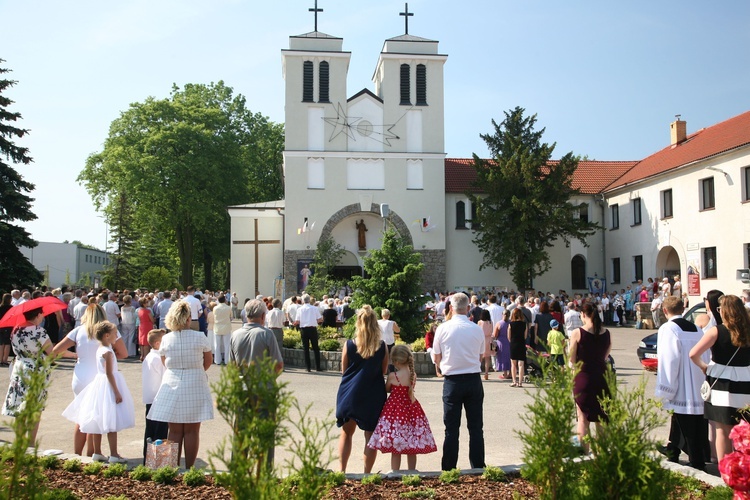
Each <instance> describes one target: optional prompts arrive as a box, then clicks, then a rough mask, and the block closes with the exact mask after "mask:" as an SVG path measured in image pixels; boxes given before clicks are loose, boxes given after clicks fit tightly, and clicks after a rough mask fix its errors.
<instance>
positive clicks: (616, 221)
mask: <svg viewBox="0 0 750 500" xmlns="http://www.w3.org/2000/svg"><path fill="white" fill-rule="evenodd" d="M610 209H611V210H612V229H617V228H619V227H620V205H618V204H617V203H615V204H614V205H612V206H611V207H610Z"/></svg>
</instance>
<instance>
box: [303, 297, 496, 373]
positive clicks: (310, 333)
mask: <svg viewBox="0 0 750 500" xmlns="http://www.w3.org/2000/svg"><path fill="white" fill-rule="evenodd" d="M302 302H303V305H302V307H300V308H299V309H298V310H297V318H296V320H295V321H294V324H295V325H298V326H299V328H300V331H301V332H302V351H303V354H304V356H305V366H306V367H307V371H308V372H309V371H310V344H312V349H313V352H314V353H315V369H316V370H317V371H319V372H321V371H323V370H322V369H321V368H320V348H319V347H318V325H319V324H321V323H322V322H323V316H322V315H321V314H320V309H318V308H317V307H315V306H314V305H312V304H310V296H309V295H307V294H304V295H303V296H302ZM483 338H484V337H483Z"/></svg>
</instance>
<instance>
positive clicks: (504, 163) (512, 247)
mask: <svg viewBox="0 0 750 500" xmlns="http://www.w3.org/2000/svg"><path fill="white" fill-rule="evenodd" d="M524 111H525V110H524V109H523V108H521V107H516V108H515V109H512V110H510V111H506V112H505V119H504V120H503V121H502V123H500V124H497V123H496V122H495V120H492V125H493V126H494V128H495V131H494V134H481V135H480V137H481V138H482V139H483V140H484V141H485V142H486V143H487V146H488V147H489V150H490V155H491V159H490V160H483V159H481V158H479V157H478V156H477V155H476V154H474V155H473V156H474V168H475V169H476V171H477V179H476V183H475V187H476V188H477V190H478V191H479V192H480V193H479V194H476V193H467V196H468V197H469V199H470V200H471V202H472V204H473V205H474V206H476V207H477V210H476V216H475V217H474V218H473V220H472V229H473V231H474V232H475V236H474V243H475V244H476V245H477V246H478V247H479V250H480V251H481V252H482V253H483V254H484V260H483V262H482V265H481V267H480V269H484V268H487V267H490V268H495V269H508V270H509V271H510V274H511V277H512V279H513V282H514V283H515V285H516V287H518V288H519V289H521V290H523V289H526V288H529V287H530V286H531V285H532V284H533V279H534V278H535V277H537V276H540V275H542V274H544V273H545V272H547V271H548V270H549V268H550V258H549V253H548V250H547V249H548V248H550V247H552V246H554V244H555V242H556V241H562V242H565V243H566V244H567V243H569V242H570V241H571V240H573V239H577V240H580V241H581V243H583V244H584V245H586V237H587V236H590V235H592V234H594V232H595V231H596V229H597V228H598V226H597V225H596V224H594V223H591V222H588V221H586V220H584V219H581V218H579V217H578V213H579V211H580V205H574V204H573V203H571V201H570V200H571V198H573V197H574V196H576V195H577V194H579V191H578V190H577V189H574V188H573V185H572V182H573V174H574V172H575V170H576V168H578V159H577V157H576V156H574V155H573V153H572V152H571V153H568V154H566V155H565V156H563V157H562V158H560V160H559V161H556V162H553V161H550V160H551V158H552V153H553V151H554V150H555V144H554V143H553V144H551V145H550V144H547V143H543V142H542V135H543V134H544V130H545V129H541V130H538V131H537V130H534V125H535V124H536V115H532V116H524Z"/></svg>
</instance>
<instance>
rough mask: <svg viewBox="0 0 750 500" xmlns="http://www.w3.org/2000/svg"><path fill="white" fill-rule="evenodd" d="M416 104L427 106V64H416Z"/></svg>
mask: <svg viewBox="0 0 750 500" xmlns="http://www.w3.org/2000/svg"><path fill="white" fill-rule="evenodd" d="M417 106H427V66H425V65H424V64H417Z"/></svg>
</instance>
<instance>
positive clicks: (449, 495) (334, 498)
mask: <svg viewBox="0 0 750 500" xmlns="http://www.w3.org/2000/svg"><path fill="white" fill-rule="evenodd" d="M428 489H432V490H435V496H433V497H427V498H436V499H452V500H464V499H465V500H475V499H480V500H488V499H506V498H507V499H513V498H539V493H538V489H537V487H536V486H534V485H533V484H531V483H529V482H528V481H526V480H525V479H522V478H520V477H512V476H509V477H508V482H496V481H488V480H486V479H484V478H482V476H461V477H460V482H458V483H455V484H444V483H442V482H440V479H438V478H425V479H422V484H421V485H420V486H404V485H403V484H402V483H401V480H400V479H384V480H383V483H382V484H379V485H375V484H364V485H363V484H362V483H360V482H359V481H347V482H345V483H344V484H342V485H341V486H339V487H337V488H336V489H334V490H331V492H330V493H329V494H328V496H327V497H326V498H327V499H331V500H350V499H352V498H358V499H363V498H372V499H384V500H385V499H396V498H398V499H401V498H403V497H401V496H400V495H401V494H402V493H405V492H409V491H414V492H416V491H425V492H426V491H427V490H428ZM514 495H515V496H514Z"/></svg>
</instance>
